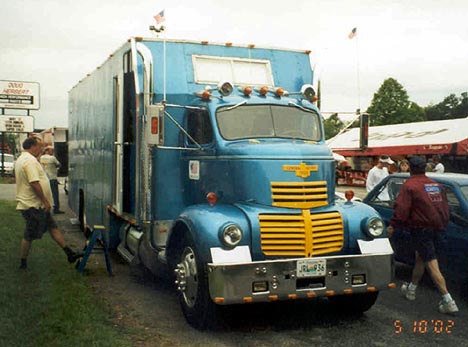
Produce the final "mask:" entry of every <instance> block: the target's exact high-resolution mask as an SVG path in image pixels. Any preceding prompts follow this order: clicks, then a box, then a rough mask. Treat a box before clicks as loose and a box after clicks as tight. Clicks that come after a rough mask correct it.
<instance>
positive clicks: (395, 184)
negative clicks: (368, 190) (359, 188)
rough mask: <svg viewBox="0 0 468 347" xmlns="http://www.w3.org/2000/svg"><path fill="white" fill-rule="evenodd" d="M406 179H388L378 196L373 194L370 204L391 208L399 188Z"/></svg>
mask: <svg viewBox="0 0 468 347" xmlns="http://www.w3.org/2000/svg"><path fill="white" fill-rule="evenodd" d="M405 181H406V178H401V177H396V178H390V179H389V180H388V181H387V184H386V185H385V186H382V187H381V189H380V190H379V193H378V194H375V195H374V196H373V197H372V199H371V200H370V203H371V204H374V205H380V206H385V207H393V205H394V204H395V200H396V198H397V196H398V193H399V192H400V189H401V186H402V185H403V183H405Z"/></svg>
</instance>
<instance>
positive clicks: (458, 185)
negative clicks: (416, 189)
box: [363, 173, 468, 279]
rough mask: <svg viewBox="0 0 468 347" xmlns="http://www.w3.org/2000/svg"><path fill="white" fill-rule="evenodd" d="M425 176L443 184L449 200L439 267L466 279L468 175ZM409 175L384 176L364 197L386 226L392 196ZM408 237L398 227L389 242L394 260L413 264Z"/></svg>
mask: <svg viewBox="0 0 468 347" xmlns="http://www.w3.org/2000/svg"><path fill="white" fill-rule="evenodd" d="M427 176H428V177H430V178H432V179H434V180H435V181H437V182H439V183H440V184H442V185H443V186H444V187H445V190H446V193H447V198H448V202H449V210H450V222H449V225H448V226H447V229H446V230H445V232H442V233H441V236H442V237H441V239H442V242H441V254H440V255H439V263H440V265H441V269H442V270H443V271H444V273H446V274H447V275H448V277H449V278H457V279H458V278H463V279H468V175H464V174H452V173H444V174H436V173H427ZM408 177H409V174H407V173H405V174H403V173H401V174H392V175H390V176H388V177H386V178H385V179H384V180H383V181H382V182H381V183H379V184H378V185H377V186H376V187H375V188H374V189H373V190H372V191H371V192H369V194H368V195H367V196H366V197H365V198H364V200H363V202H364V203H366V204H368V205H370V206H372V207H373V208H375V209H376V210H377V211H378V212H379V213H380V215H381V216H382V219H383V220H384V222H385V225H388V222H389V220H390V218H391V217H392V214H393V206H394V203H395V199H396V197H397V195H398V192H399V191H400V188H401V186H402V185H403V183H404V182H405V181H406V180H407V179H408ZM409 238H410V234H409V232H408V231H407V230H402V229H399V228H398V229H396V230H395V232H394V234H393V236H392V238H391V239H390V242H391V244H392V247H393V250H394V252H395V260H397V261H400V262H403V263H406V264H413V263H414V250H412V249H411V247H410V246H409V244H410V243H409Z"/></svg>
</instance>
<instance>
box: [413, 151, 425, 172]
mask: <svg viewBox="0 0 468 347" xmlns="http://www.w3.org/2000/svg"><path fill="white" fill-rule="evenodd" d="M409 164H410V170H411V171H413V170H414V169H422V168H425V167H426V158H425V157H424V156H422V155H415V156H413V157H411V158H410V159H409Z"/></svg>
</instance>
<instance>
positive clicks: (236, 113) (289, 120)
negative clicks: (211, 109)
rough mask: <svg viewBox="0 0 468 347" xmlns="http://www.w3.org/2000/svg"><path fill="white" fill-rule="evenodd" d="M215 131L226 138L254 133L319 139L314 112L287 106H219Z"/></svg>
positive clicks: (319, 133)
mask: <svg viewBox="0 0 468 347" xmlns="http://www.w3.org/2000/svg"><path fill="white" fill-rule="evenodd" d="M216 119H217V122H218V127H219V131H220V133H221V136H222V137H223V138H224V139H226V140H239V139H248V138H256V137H267V138H272V137H276V138H278V137H279V138H292V139H302V140H310V141H319V140H320V139H321V131H320V129H321V128H320V121H319V116H318V114H317V113H315V112H313V111H312V110H311V111H310V112H309V111H306V110H305V109H300V108H297V107H291V106H278V105H247V106H245V105H242V106H239V107H236V108H229V107H223V108H220V109H218V111H217V113H216Z"/></svg>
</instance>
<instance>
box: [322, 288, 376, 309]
mask: <svg viewBox="0 0 468 347" xmlns="http://www.w3.org/2000/svg"><path fill="white" fill-rule="evenodd" d="M378 296H379V292H370V293H358V294H353V295H338V296H330V297H328V300H329V301H330V303H331V304H332V305H333V306H335V308H336V309H338V310H339V311H344V312H350V313H362V312H366V311H367V310H369V309H370V308H371V307H372V306H373V305H374V304H375V301H376V300H377V297H378Z"/></svg>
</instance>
